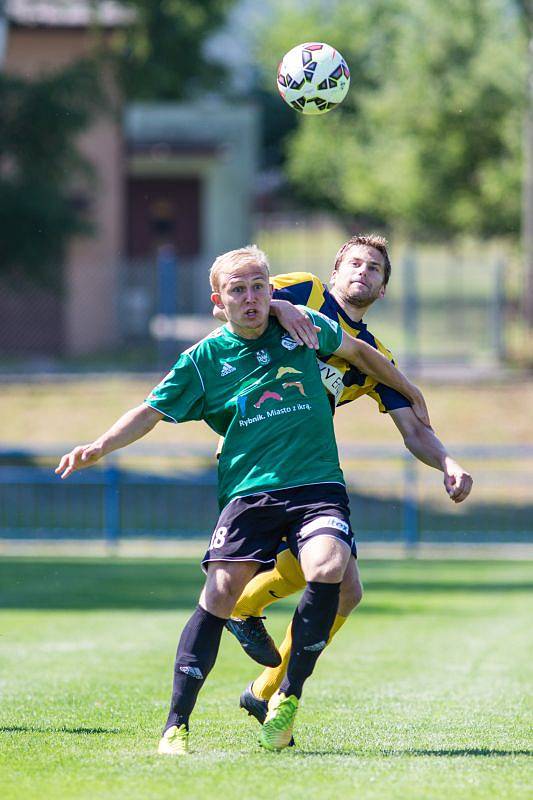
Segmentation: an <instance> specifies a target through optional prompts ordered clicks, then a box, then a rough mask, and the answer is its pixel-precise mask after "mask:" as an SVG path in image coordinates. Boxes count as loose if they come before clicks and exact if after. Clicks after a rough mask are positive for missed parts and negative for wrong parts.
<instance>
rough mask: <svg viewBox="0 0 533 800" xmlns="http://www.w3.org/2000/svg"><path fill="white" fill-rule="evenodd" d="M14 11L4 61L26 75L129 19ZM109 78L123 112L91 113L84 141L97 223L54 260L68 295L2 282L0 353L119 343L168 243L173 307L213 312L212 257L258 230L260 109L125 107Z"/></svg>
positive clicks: (106, 13)
mask: <svg viewBox="0 0 533 800" xmlns="http://www.w3.org/2000/svg"><path fill="white" fill-rule="evenodd" d="M6 14H7V21H8V28H7V40H6V46H5V57H4V64H3V69H4V70H5V71H7V72H10V73H12V74H16V75H21V76H24V77H26V78H29V79H31V78H32V77H34V76H36V75H40V74H42V73H43V72H46V71H49V70H56V69H59V68H61V67H64V66H65V65H67V64H69V63H71V62H73V61H75V60H76V59H78V58H80V57H83V56H85V55H87V54H88V53H90V52H91V51H92V50H93V48H94V45H95V42H96V41H98V43H99V46H101V45H102V41H104V42H105V41H106V40H107V41H109V43H111V42H112V37H113V35H114V34H115V32H116V31H117V29H120V28H122V27H123V26H125V25H128V24H130V23H131V21H132V15H131V11H130V10H128V9H125V8H124V7H122V6H121V5H120V4H119V3H115V2H101V3H92V2H89V0H87V1H86V2H82V1H81V0H75V2H61V0H49V2H39V1H37V2H32V0H8V2H7V3H6ZM111 88H112V94H113V97H114V98H115V103H116V109H115V110H116V112H117V113H116V114H114V115H113V116H111V115H105V116H102V117H101V118H99V119H97V120H95V122H94V123H93V124H92V126H91V127H90V129H89V130H87V131H86V133H85V134H84V135H83V136H82V137H81V139H80V142H79V146H80V150H81V151H82V152H83V154H84V155H85V156H86V157H87V158H88V160H89V161H90V162H91V164H92V165H93V168H94V173H95V178H96V181H95V188H94V189H92V188H90V187H89V186H88V187H87V188H86V190H85V192H86V197H84V198H83V199H84V205H85V207H86V208H87V209H88V213H89V216H90V218H91V221H92V222H93V223H94V226H95V234H94V236H92V237H83V238H82V237H80V238H77V239H75V240H74V241H72V243H71V245H70V247H69V250H68V253H67V256H66V260H65V263H64V264H62V265H58V269H61V270H63V284H64V293H63V295H62V296H61V297H58V296H55V295H52V294H51V293H50V292H48V293H47V292H43V291H42V290H37V289H35V288H28V287H27V286H26V287H24V289H22V287H21V289H20V291H18V292H17V291H16V290H14V289H13V288H12V287H10V288H8V287H3V288H2V290H1V292H0V354H3V355H5V354H9V355H17V354H24V353H34V354H42V355H77V354H84V353H93V352H98V351H103V350H106V349H110V348H113V347H116V346H117V345H118V344H119V343H120V342H121V337H123V335H124V333H126V334H127V333H128V331H129V329H128V324H127V322H128V320H127V319H126V324H123V318H124V316H126V318H128V315H130V312H131V313H133V311H135V308H136V309H137V312H138V313H137V327H138V328H139V326H140V327H142V326H143V325H144V324H145V323H146V321H147V320H146V319H144V317H145V316H146V315H147V314H149V313H152V311H153V298H151V299H148V300H146V298H145V300H143V297H142V292H143V291H144V292H145V293H150V291H152V288H151V287H153V284H154V272H155V260H156V255H157V250H158V248H159V247H160V246H161V245H167V246H168V245H170V246H172V247H173V249H174V251H175V253H176V257H177V261H178V266H179V271H178V286H177V294H178V297H177V299H176V308H177V309H178V310H179V311H181V312H182V313H188V314H196V313H201V312H205V311H206V310H208V294H207V293H208V281H207V270H208V267H209V264H210V263H211V260H212V258H213V257H214V256H215V255H217V254H218V253H220V252H223V251H224V250H227V249H230V248H233V247H239V246H241V245H242V244H245V243H247V242H248V241H249V239H250V236H251V212H252V198H253V190H254V179H255V171H256V160H257V142H258V123H257V112H256V110H255V109H254V108H253V107H246V106H240V107H237V108H235V107H232V106H228V105H225V104H223V103H221V102H216V101H211V102H203V103H199V104H197V105H188V104H173V103H166V104H134V105H132V106H126V107H125V106H124V104H123V102H122V98H121V97H120V94H119V93H118V91H117V89H116V87H115V86H113V87H111ZM140 275H142V276H143V277H142V279H140V280H139V276H140ZM30 292H31V293H32V295H31V296H32V299H31V300H30ZM143 302H144V306H143ZM143 308H144V311H143ZM143 314H144V317H143ZM2 319H3V323H2V322H1V320H2ZM132 319H133V317H132Z"/></svg>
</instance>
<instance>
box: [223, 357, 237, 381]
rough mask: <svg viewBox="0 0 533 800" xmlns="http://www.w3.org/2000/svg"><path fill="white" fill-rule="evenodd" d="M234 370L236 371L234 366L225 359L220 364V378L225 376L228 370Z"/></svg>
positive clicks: (228, 372)
mask: <svg viewBox="0 0 533 800" xmlns="http://www.w3.org/2000/svg"><path fill="white" fill-rule="evenodd" d="M235 371H236V370H235V367H232V366H231V364H228V362H227V361H225V362H224V363H223V364H222V369H221V371H220V377H221V378H225V377H226V375H229V374H230V372H235Z"/></svg>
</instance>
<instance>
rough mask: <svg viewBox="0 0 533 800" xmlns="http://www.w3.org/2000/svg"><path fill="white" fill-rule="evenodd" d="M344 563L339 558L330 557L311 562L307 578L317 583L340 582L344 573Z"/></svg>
mask: <svg viewBox="0 0 533 800" xmlns="http://www.w3.org/2000/svg"><path fill="white" fill-rule="evenodd" d="M344 570H345V564H344V563H343V562H342V560H341V559H338V558H332V559H329V560H327V561H321V562H319V563H316V564H313V567H312V569H311V570H309V571H308V573H310V574H308V580H311V581H316V582H317V583H340V582H341V581H342V577H343V575H344Z"/></svg>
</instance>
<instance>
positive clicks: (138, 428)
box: [55, 404, 163, 479]
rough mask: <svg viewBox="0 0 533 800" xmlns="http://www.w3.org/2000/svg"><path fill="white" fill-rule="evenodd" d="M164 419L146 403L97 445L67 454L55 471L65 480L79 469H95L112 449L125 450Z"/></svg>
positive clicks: (119, 423)
mask: <svg viewBox="0 0 533 800" xmlns="http://www.w3.org/2000/svg"><path fill="white" fill-rule="evenodd" d="M161 419H163V414H160V413H159V411H156V410H155V409H154V408H150V406H147V405H144V404H142V405H140V406H137V407H136V408H132V409H130V411H126V413H125V414H123V415H122V416H121V417H120V419H118V420H117V421H116V422H115V424H114V425H112V426H111V428H109V430H108V431H106V432H105V433H103V434H102V435H101V436H99V437H98V439H95V440H94V442H92V443H91V444H81V445H78V447H75V448H74V449H73V450H71V451H70V453H65V455H64V456H63V457H62V458H61V460H60V462H59V464H58V466H57V468H56V470H55V472H56V474H57V475H61V478H62V479H63V478H68V476H69V475H71V474H72V473H73V472H75V471H76V470H78V469H85V468H86V467H92V466H93V464H96V462H97V461H99V460H100V459H101V458H102V457H103V456H105V455H107V454H108V453H111V452H112V451H113V450H118V449H119V448H120V447H126V445H128V444H131V443H132V442H136V441H137V439H140V438H141V437H142V436H145V435H146V434H147V433H149V431H151V430H152V428H154V427H155V425H156V424H157V423H158V422H159V420H161Z"/></svg>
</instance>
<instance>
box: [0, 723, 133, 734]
mask: <svg viewBox="0 0 533 800" xmlns="http://www.w3.org/2000/svg"><path fill="white" fill-rule="evenodd" d="M0 733H73V734H75V735H83V736H89V735H100V734H102V733H124V731H123V730H121V729H120V728H67V727H61V728H44V727H41V726H40V725H8V726H5V727H3V726H0Z"/></svg>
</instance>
